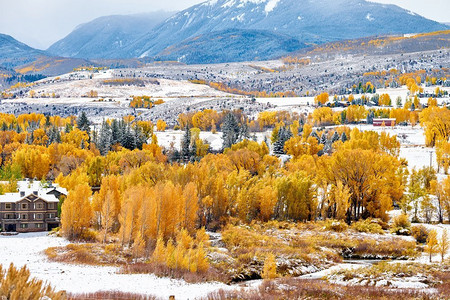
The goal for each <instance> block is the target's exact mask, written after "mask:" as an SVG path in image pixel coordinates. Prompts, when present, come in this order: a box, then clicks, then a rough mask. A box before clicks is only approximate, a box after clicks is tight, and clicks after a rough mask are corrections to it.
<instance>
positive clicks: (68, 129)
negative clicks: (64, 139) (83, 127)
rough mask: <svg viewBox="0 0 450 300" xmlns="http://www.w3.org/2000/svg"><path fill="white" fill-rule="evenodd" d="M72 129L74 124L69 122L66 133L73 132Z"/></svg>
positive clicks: (65, 129)
mask: <svg viewBox="0 0 450 300" xmlns="http://www.w3.org/2000/svg"><path fill="white" fill-rule="evenodd" d="M72 130H73V126H72V124H70V123H67V124H66V128H64V132H65V133H69V132H71V131H72Z"/></svg>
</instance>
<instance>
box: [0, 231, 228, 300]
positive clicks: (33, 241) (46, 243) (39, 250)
mask: <svg viewBox="0 0 450 300" xmlns="http://www.w3.org/2000/svg"><path fill="white" fill-rule="evenodd" d="M67 244H69V242H68V241H67V240H66V239H64V238H60V237H54V236H48V235H47V232H41V233H22V234H19V235H17V236H0V257H1V258H2V259H1V261H2V264H3V265H4V266H8V265H9V264H10V263H13V264H14V265H16V266H19V267H22V266H23V265H27V267H28V268H29V270H30V271H31V275H32V276H34V277H37V278H38V279H42V280H44V281H47V282H49V283H50V284H51V285H52V286H54V287H55V288H56V289H57V290H66V291H67V292H69V293H84V292H86V293H90V292H96V291H114V290H118V291H122V292H132V293H138V294H144V295H154V296H156V297H162V298H164V299H167V298H168V296H170V295H174V296H175V297H176V299H194V298H199V297H205V296H206V295H207V294H208V293H209V292H213V291H215V290H218V289H231V288H236V286H227V285H225V284H222V283H202V284H188V283H186V282H184V281H182V280H174V279H170V278H158V277H156V276H154V275H151V274H149V275H141V274H119V273H118V270H119V268H116V267H108V266H86V265H74V264H64V263H57V262H50V261H48V260H47V258H46V256H45V254H44V250H45V249H47V248H48V247H56V246H64V245H67Z"/></svg>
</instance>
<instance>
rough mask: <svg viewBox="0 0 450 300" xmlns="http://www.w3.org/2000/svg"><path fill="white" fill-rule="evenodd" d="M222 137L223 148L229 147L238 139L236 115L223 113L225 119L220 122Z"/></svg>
mask: <svg viewBox="0 0 450 300" xmlns="http://www.w3.org/2000/svg"><path fill="white" fill-rule="evenodd" d="M221 129H222V133H223V136H222V139H223V147H222V148H223V149H226V148H230V147H231V146H232V145H233V144H235V143H236V142H237V141H238V139H239V124H238V122H237V120H236V116H235V115H234V114H233V113H231V112H229V113H228V114H226V115H225V119H224V121H223V123H222V127H221Z"/></svg>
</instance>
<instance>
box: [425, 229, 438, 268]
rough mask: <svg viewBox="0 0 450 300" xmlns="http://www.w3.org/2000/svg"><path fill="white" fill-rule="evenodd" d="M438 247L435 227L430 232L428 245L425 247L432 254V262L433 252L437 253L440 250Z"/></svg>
mask: <svg viewBox="0 0 450 300" xmlns="http://www.w3.org/2000/svg"><path fill="white" fill-rule="evenodd" d="M437 247H438V239H437V232H436V230H435V229H433V230H431V231H430V232H429V233H428V238H427V245H426V247H425V252H427V253H428V254H429V255H430V262H431V258H432V257H433V254H434V253H436V252H437V250H438V249H437Z"/></svg>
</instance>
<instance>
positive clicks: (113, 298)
mask: <svg viewBox="0 0 450 300" xmlns="http://www.w3.org/2000/svg"><path fill="white" fill-rule="evenodd" d="M68 299H69V300H90V299H96V300H124V299H127V300H156V299H157V298H156V297H154V296H146V295H139V294H134V293H124V292H117V291H100V292H95V293H80V294H70V295H69V297H68Z"/></svg>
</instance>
